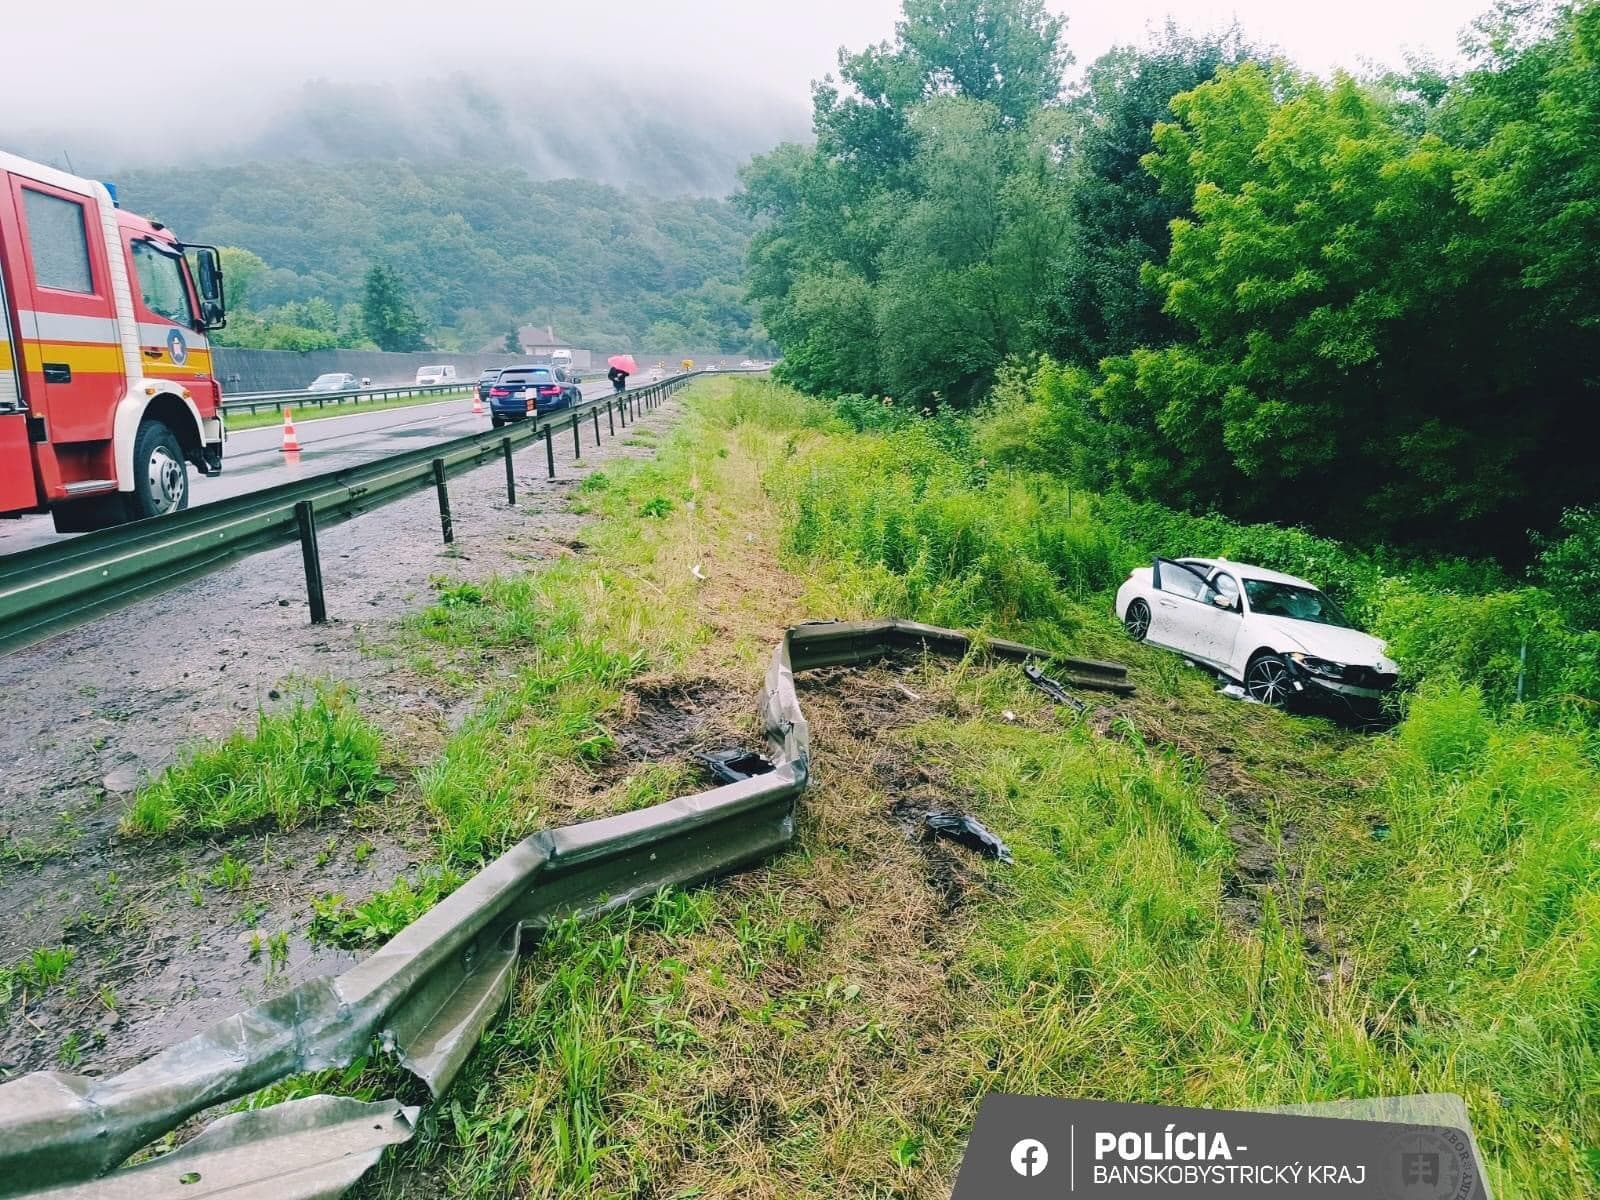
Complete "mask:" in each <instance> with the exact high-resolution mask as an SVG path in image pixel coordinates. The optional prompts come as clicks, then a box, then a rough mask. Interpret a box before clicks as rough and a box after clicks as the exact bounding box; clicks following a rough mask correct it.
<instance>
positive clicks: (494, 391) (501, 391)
mask: <svg viewBox="0 0 1600 1200" xmlns="http://www.w3.org/2000/svg"><path fill="white" fill-rule="evenodd" d="M489 395H491V396H509V395H511V389H510V388H500V387H492V388H490V389H489Z"/></svg>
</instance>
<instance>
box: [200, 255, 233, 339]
mask: <svg viewBox="0 0 1600 1200" xmlns="http://www.w3.org/2000/svg"><path fill="white" fill-rule="evenodd" d="M193 249H194V252H195V272H196V274H197V275H198V276H199V278H198V279H196V281H195V283H196V285H197V286H198V287H199V289H200V319H201V320H202V321H204V322H205V325H206V328H207V329H220V328H222V327H223V326H224V325H226V324H227V323H228V309H227V301H226V299H225V298H224V296H223V292H222V261H221V259H220V258H219V257H218V255H217V251H216V248H215V247H214V246H195V247H193Z"/></svg>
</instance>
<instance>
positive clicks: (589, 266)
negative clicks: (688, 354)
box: [119, 162, 766, 353]
mask: <svg viewBox="0 0 1600 1200" xmlns="http://www.w3.org/2000/svg"><path fill="white" fill-rule="evenodd" d="M119 183H120V184H121V191H122V196H123V202H124V203H125V204H126V205H128V207H130V208H132V209H134V210H136V211H139V212H145V213H149V214H152V215H154V216H156V217H158V218H160V219H161V220H163V221H165V222H167V223H168V224H169V225H171V226H172V227H173V228H174V229H178V230H181V231H182V233H183V236H184V237H186V238H190V239H192V240H194V241H205V242H212V243H216V244H219V245H223V246H228V247H233V248H238V249H239V250H242V251H244V252H246V253H247V254H248V256H249V257H248V258H244V257H242V256H240V255H230V261H229V263H228V264H227V267H228V274H227V281H228V290H229V301H230V309H231V310H232V312H233V313H234V314H238V315H231V316H230V321H229V324H230V329H229V331H228V333H227V334H226V335H225V337H224V340H232V341H233V342H234V343H235V344H244V345H283V346H287V347H288V348H293V349H315V348H319V346H321V345H324V344H337V345H351V344H361V343H362V342H363V341H365V340H367V339H366V335H365V327H364V324H363V323H362V321H361V319H360V316H359V308H358V307H356V308H352V306H359V305H360V304H361V303H362V301H363V299H364V296H365V290H366V287H365V284H366V277H367V273H368V271H369V270H370V269H371V267H372V266H373V265H374V264H376V263H380V262H381V263H385V264H387V265H388V266H389V267H392V268H393V270H394V272H395V273H396V275H397V277H398V279H399V280H400V282H401V284H402V285H403V287H404V289H405V291H406V292H407V293H408V294H409V296H410V298H411V300H412V302H413V303H414V305H415V307H416V310H417V313H418V315H419V317H420V318H421V320H422V322H423V324H424V326H425V328H426V333H427V336H428V338H429V339H430V340H431V341H432V342H433V343H434V344H436V345H439V346H440V347H442V348H447V349H449V348H460V349H467V350H477V349H480V348H481V347H483V346H484V345H487V344H488V343H489V342H491V341H492V342H494V343H496V345H497V347H498V344H499V343H500V342H501V341H502V339H503V338H504V336H505V333H506V330H507V329H510V328H514V327H515V326H516V325H518V324H519V323H523V322H532V323H535V324H538V325H554V326H555V328H556V330H557V332H558V333H560V334H562V335H563V336H565V337H566V338H567V339H568V340H569V341H572V342H573V343H575V344H577V345H592V346H595V347H596V348H606V347H615V346H628V347H634V348H640V349H644V350H660V351H664V352H670V351H681V350H685V349H704V350H721V351H724V352H727V353H739V352H748V351H750V350H757V349H764V348H765V347H766V339H765V335H764V334H763V333H762V331H761V329H760V327H759V325H758V324H757V323H756V322H755V318H754V314H753V312H752V309H751V306H750V305H749V303H748V302H746V300H745V299H744V296H743V293H742V289H741V287H740V285H739V283H738V280H739V277H740V274H741V271H742V263H743V256H744V253H745V248H746V245H747V243H748V238H749V233H750V224H749V221H748V219H747V218H746V217H744V216H742V215H741V214H740V213H738V212H737V211H736V210H735V209H734V208H733V207H732V206H731V205H729V204H728V203H727V202H725V201H721V200H712V199H692V198H675V199H666V198H660V197H653V196H650V195H646V194H644V193H642V192H622V191H619V190H617V189H616V188H611V187H607V186H604V185H602V184H597V183H587V182H583V181H579V180H562V181H558V182H553V183H535V182H534V181H533V180H532V179H530V178H529V177H528V176H527V175H526V174H525V173H524V172H522V171H521V170H518V169H514V168H500V167H486V166H484V165H483V164H481V163H429V164H428V165H427V166H426V167H422V166H417V165H412V164H410V163H405V162H364V163H354V164H344V165H341V166H337V167H335V166H326V165H314V164H309V163H303V162H276V163H258V164H254V165H249V166H242V167H232V168H204V169H184V170H171V171H159V172H157V171H136V172H131V173H127V174H124V175H122V176H120V178H119ZM241 264H243V270H241ZM241 300H242V307H241ZM309 306H318V307H315V308H312V307H309Z"/></svg>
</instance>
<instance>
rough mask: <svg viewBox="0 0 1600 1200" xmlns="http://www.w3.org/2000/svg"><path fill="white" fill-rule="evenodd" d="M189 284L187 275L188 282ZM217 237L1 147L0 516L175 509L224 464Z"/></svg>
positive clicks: (80, 523) (63, 522)
mask: <svg viewBox="0 0 1600 1200" xmlns="http://www.w3.org/2000/svg"><path fill="white" fill-rule="evenodd" d="M197 285H198V286H197ZM226 319H227V318H226V311H225V304H224V299H223V291H222V269H221V264H220V262H219V260H218V257H217V252H216V250H215V248H213V247H210V246H185V245H183V244H182V243H181V242H179V241H178V240H177V238H175V237H173V235H172V234H171V233H170V232H168V231H167V230H166V229H165V228H164V227H163V226H162V225H161V224H160V223H159V222H152V221H147V220H145V219H144V218H142V217H138V216H135V215H133V214H132V213H128V212H124V211H123V210H122V209H120V208H118V207H117V204H116V201H115V199H114V198H113V196H112V194H111V191H110V190H109V189H108V187H107V186H106V185H105V184H102V183H96V182H94V181H93V180H89V179H80V178H77V177H76V176H73V175H69V174H67V173H65V172H63V171H57V170H55V169H53V168H51V167H46V166H42V165H41V164H39V163H34V162H29V161H27V160H26V159H22V158H18V157H16V156H14V155H10V154H5V153H3V152H0V517H16V516H20V515H22V514H23V513H37V512H49V513H51V514H52V515H53V516H54V518H55V524H56V528H57V529H58V530H61V531H63V532H76V531H80V530H85V529H96V528H100V527H103V526H105V525H111V524H116V523H118V522H120V521H128V520H139V519H142V518H145V517H155V516H161V515H163V514H166V513H171V512H177V511H179V510H181V509H184V508H187V507H188V504H189V464H193V465H194V466H195V467H196V468H198V469H199V471H200V472H201V473H202V474H206V475H215V474H217V473H218V472H220V471H221V470H222V442H223V424H222V407H221V399H222V393H221V388H220V386H219V385H218V383H217V380H216V379H215V378H214V376H213V374H212V370H211V347H210V344H209V343H208V341H207V340H206V332H207V331H208V330H211V329H217V328H220V327H221V326H222V325H223V324H224V323H225V322H226Z"/></svg>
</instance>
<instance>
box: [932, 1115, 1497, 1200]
mask: <svg viewBox="0 0 1600 1200" xmlns="http://www.w3.org/2000/svg"><path fill="white" fill-rule="evenodd" d="M1458 1103H1459V1101H1458ZM1459 1111H1461V1112H1462V1113H1463V1114H1464V1112H1465V1108H1464V1106H1463V1107H1462V1108H1461V1109H1460V1110H1459ZM1056 1196H1072V1197H1078V1196H1081V1197H1084V1198H1085V1200H1097V1198H1101V1197H1105V1198H1110V1197H1163V1196H1171V1197H1180V1196H1218V1197H1229V1198H1230V1200H1232V1198H1233V1197H1241V1196H1242V1197H1252V1198H1259V1200H1279V1198H1287V1197H1295V1198H1296V1200H1299V1198H1301V1197H1323V1196H1326V1197H1334V1196H1337V1197H1344V1198H1345V1200H1366V1198H1368V1197H1372V1198H1374V1200H1489V1193H1488V1191H1487V1190H1486V1188H1485V1187H1484V1185H1483V1181H1482V1177H1481V1175H1480V1173H1479V1169H1478V1160H1477V1156H1476V1153H1475V1149H1474V1146H1473V1142H1472V1135H1471V1133H1470V1131H1469V1130H1467V1129H1466V1128H1464V1127H1461V1128H1457V1127H1454V1126H1451V1125H1430V1124H1411V1123H1404V1122H1395V1121H1374V1120H1359V1119H1353V1118H1350V1117H1345V1116H1304V1115H1292V1114H1286V1113H1262V1112H1235V1111H1228V1110H1218V1109H1199V1108H1166V1107H1161V1106H1157V1105H1144V1104H1109V1103H1104V1102H1100V1101H1093V1100H1057V1099H1051V1098H1048V1097H1042V1096H989V1097H986V1098H985V1099H984V1101H983V1104H982V1106H981V1107H980V1108H979V1110H978V1121H977V1125H976V1127H975V1128H974V1130H973V1133H972V1140H971V1142H970V1143H969V1144H968V1146H967V1153H966V1157H965V1159H964V1160H963V1161H962V1164H961V1172H960V1174H959V1175H958V1176H957V1178H956V1186H955V1195H954V1200H1008V1198H1010V1197H1017V1198H1019V1200H1041V1198H1043V1197H1056Z"/></svg>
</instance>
